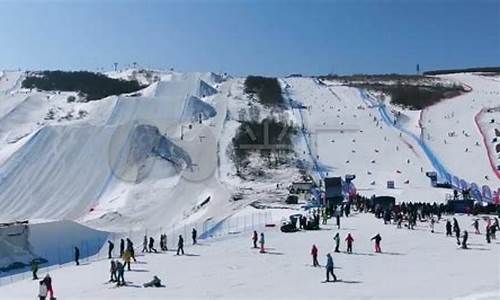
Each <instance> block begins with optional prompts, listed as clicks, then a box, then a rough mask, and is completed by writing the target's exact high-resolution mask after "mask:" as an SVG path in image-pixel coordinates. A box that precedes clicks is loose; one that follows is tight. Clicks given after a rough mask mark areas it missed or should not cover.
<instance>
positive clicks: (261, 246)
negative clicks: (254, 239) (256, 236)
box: [259, 232, 266, 253]
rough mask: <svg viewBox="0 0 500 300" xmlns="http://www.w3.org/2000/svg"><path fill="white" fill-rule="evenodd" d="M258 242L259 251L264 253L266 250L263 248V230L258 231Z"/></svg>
mask: <svg viewBox="0 0 500 300" xmlns="http://www.w3.org/2000/svg"><path fill="white" fill-rule="evenodd" d="M259 244H260V253H265V252H266V250H265V248H264V245H265V239H264V232H261V233H260V240H259Z"/></svg>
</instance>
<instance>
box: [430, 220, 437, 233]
mask: <svg viewBox="0 0 500 300" xmlns="http://www.w3.org/2000/svg"><path fill="white" fill-rule="evenodd" d="M435 223H436V221H434V217H431V223H430V226H431V232H432V233H434V224H435Z"/></svg>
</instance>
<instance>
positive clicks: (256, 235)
mask: <svg viewBox="0 0 500 300" xmlns="http://www.w3.org/2000/svg"><path fill="white" fill-rule="evenodd" d="M258 240H259V235H258V234H257V231H255V230H254V231H253V236H252V242H253V247H254V248H258V247H257V241H258Z"/></svg>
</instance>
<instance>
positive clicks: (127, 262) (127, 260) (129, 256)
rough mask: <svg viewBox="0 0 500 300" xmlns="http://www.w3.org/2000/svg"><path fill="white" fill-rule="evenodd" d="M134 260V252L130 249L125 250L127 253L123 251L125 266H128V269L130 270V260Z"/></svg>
mask: <svg viewBox="0 0 500 300" xmlns="http://www.w3.org/2000/svg"><path fill="white" fill-rule="evenodd" d="M131 260H132V253H131V252H130V250H129V249H127V250H125V253H123V267H124V268H125V266H126V267H127V270H128V271H130V262H131Z"/></svg>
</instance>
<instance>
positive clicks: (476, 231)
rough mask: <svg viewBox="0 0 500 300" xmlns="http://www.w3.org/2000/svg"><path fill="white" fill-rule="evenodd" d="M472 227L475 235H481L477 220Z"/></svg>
mask: <svg viewBox="0 0 500 300" xmlns="http://www.w3.org/2000/svg"><path fill="white" fill-rule="evenodd" d="M472 225H473V226H474V230H475V234H481V233H480V232H479V219H475V220H474V222H473V223H472Z"/></svg>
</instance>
